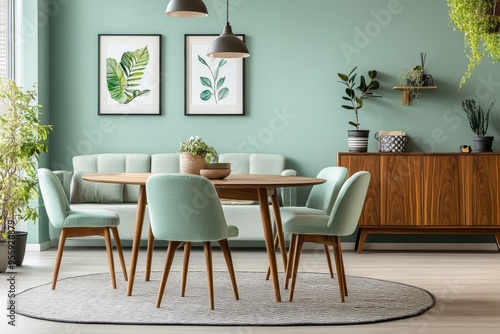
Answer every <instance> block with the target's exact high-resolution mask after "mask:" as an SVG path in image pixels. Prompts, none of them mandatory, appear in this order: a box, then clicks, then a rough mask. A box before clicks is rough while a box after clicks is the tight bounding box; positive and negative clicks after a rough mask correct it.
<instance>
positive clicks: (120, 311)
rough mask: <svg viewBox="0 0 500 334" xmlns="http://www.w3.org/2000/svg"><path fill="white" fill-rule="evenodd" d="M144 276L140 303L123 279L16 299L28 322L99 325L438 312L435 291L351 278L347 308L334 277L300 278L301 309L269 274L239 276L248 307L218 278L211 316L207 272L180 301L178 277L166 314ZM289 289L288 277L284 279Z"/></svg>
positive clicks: (194, 278)
mask: <svg viewBox="0 0 500 334" xmlns="http://www.w3.org/2000/svg"><path fill="white" fill-rule="evenodd" d="M143 277H144V275H143V274H141V273H138V274H137V276H136V279H135V282H134V291H133V294H132V296H129V297H127V296H126V282H124V281H123V279H120V278H121V275H120V274H119V273H117V281H118V282H117V285H118V288H117V289H116V290H114V289H112V287H111V282H110V277H109V274H108V273H106V274H93V275H84V276H77V277H70V278H66V279H62V280H60V281H58V283H57V288H56V290H51V288H50V284H45V285H41V286H37V287H34V288H31V289H28V290H26V291H23V292H21V293H19V294H18V295H17V296H16V305H17V308H16V310H17V313H18V314H20V315H24V316H28V317H32V318H37V319H43V320H49V321H58V322H70V323H87V324H89V323H91V324H141V325H203V326H210V325H213V326H287V325H290V326H298V325H352V324H366V323H374V322H381V321H389V320H396V319H403V318H408V317H413V316H418V315H420V314H422V313H424V312H425V311H426V310H428V309H430V308H431V307H432V306H433V305H434V302H435V301H434V297H433V296H432V295H431V294H430V293H429V292H427V291H425V290H423V289H420V288H417V287H414V286H410V285H406V284H401V283H396V282H391V281H384V280H378V279H373V278H365V277H356V276H348V277H347V286H348V292H349V296H348V297H346V301H345V302H344V303H341V302H340V297H339V290H338V285H337V280H336V278H335V279H331V278H330V276H329V275H328V274H322V273H321V274H320V273H299V275H298V277H297V283H296V286H295V295H294V300H293V302H288V290H284V289H282V291H281V293H282V299H283V301H282V302H281V303H277V302H275V301H274V292H273V288H272V283H271V281H266V280H265V275H264V273H262V272H259V273H255V272H241V271H240V272H236V280H237V284H238V290H239V295H240V300H235V299H234V295H233V292H232V289H231V284H230V280H229V275H228V273H227V272H214V292H215V310H210V307H209V302H208V287H207V280H206V273H205V272H203V271H192V272H189V274H188V279H187V288H186V296H185V297H183V298H181V297H180V292H179V291H180V272H171V273H170V276H169V279H168V282H167V287H166V290H165V295H164V297H163V302H162V305H161V308H156V307H155V303H156V296H157V293H158V288H159V279H160V277H161V272H153V273H152V275H151V280H150V281H148V282H145V281H143V279H142V278H143ZM280 279H281V280H280V281H281V282H283V277H282V276H280Z"/></svg>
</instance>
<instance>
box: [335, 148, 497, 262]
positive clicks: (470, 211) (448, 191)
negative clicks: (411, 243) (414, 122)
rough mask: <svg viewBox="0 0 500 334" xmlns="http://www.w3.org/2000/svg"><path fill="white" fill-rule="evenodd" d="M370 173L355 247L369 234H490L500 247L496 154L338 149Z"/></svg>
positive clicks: (347, 162)
mask: <svg viewBox="0 0 500 334" xmlns="http://www.w3.org/2000/svg"><path fill="white" fill-rule="evenodd" d="M337 164H338V165H339V166H344V167H346V168H347V169H348V170H349V174H353V173H355V172H357V171H360V170H366V171H368V172H370V174H371V181H370V186H369V189H368V193H367V196H366V201H365V205H364V209H363V213H362V215H361V218H360V220H359V224H358V236H357V238H356V249H357V251H358V253H361V252H362V251H363V245H364V243H365V240H366V237H367V235H368V234H408V233H413V234H438V233H439V234H492V235H494V237H495V241H496V244H497V247H498V248H499V250H500V153H416V152H403V153H351V152H349V153H343V152H339V153H338V154H337Z"/></svg>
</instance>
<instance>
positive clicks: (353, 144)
mask: <svg viewBox="0 0 500 334" xmlns="http://www.w3.org/2000/svg"><path fill="white" fill-rule="evenodd" d="M356 69H357V67H354V68H353V69H352V70H351V72H350V73H349V74H343V73H338V74H337V75H338V77H339V78H340V81H339V82H340V83H342V84H343V85H345V86H346V89H345V95H344V96H342V99H343V100H345V101H349V102H350V105H349V104H343V105H342V106H341V107H342V108H344V109H347V110H353V111H354V117H355V122H353V121H349V125H351V126H353V127H355V128H356V130H348V131H347V136H348V139H347V146H348V148H349V152H366V151H367V149H368V136H369V130H360V129H359V126H360V123H359V109H361V108H362V107H363V99H364V98H366V97H379V98H382V96H379V95H374V94H373V92H372V91H373V90H376V89H378V88H379V87H380V83H379V82H378V81H377V80H375V78H376V77H377V71H375V70H371V71H368V77H369V78H370V81H369V82H368V83H367V82H366V79H365V77H364V76H363V75H361V76H360V80H359V81H360V82H359V85H358V86H357V87H356V85H357V83H356V73H355V72H356ZM356 90H358V91H359V94H356Z"/></svg>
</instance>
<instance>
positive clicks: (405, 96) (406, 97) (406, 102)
mask: <svg viewBox="0 0 500 334" xmlns="http://www.w3.org/2000/svg"><path fill="white" fill-rule="evenodd" d="M436 88H438V86H394V87H393V89H398V90H402V91H403V105H404V106H409V105H410V90H411V89H418V90H420V89H436Z"/></svg>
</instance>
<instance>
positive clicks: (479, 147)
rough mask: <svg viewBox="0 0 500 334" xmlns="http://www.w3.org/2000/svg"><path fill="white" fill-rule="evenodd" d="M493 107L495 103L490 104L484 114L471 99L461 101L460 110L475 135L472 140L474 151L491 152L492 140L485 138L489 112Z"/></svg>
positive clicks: (491, 138) (490, 137) (488, 137)
mask: <svg viewBox="0 0 500 334" xmlns="http://www.w3.org/2000/svg"><path fill="white" fill-rule="evenodd" d="M494 105H495V102H492V103H491V104H490V107H489V108H488V111H486V113H485V112H484V110H483V108H482V107H481V106H480V105H479V104H477V102H476V100H474V99H473V98H467V99H465V100H464V101H462V108H463V110H464V111H465V114H466V115H467V119H468V120H469V125H470V128H471V130H472V132H474V133H475V134H476V137H473V138H472V139H473V141H474V150H475V151H478V152H491V146H492V143H493V139H494V138H493V137H492V136H486V131H488V125H489V118H490V112H491V109H492V108H493V106H494Z"/></svg>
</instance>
